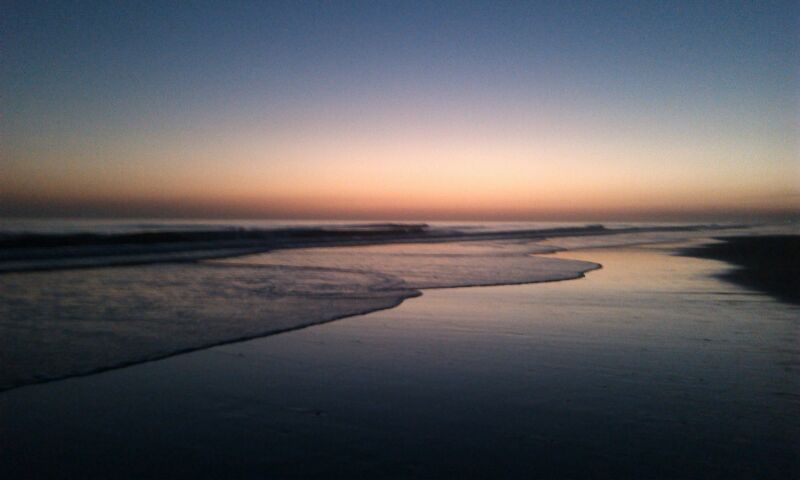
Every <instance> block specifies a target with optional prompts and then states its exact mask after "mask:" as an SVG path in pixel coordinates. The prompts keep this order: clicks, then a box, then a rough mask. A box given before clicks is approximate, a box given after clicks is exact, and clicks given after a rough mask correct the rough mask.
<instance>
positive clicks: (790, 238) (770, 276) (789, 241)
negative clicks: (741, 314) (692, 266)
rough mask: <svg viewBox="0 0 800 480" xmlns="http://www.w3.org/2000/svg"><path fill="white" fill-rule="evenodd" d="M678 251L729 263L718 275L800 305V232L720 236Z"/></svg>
mask: <svg viewBox="0 0 800 480" xmlns="http://www.w3.org/2000/svg"><path fill="white" fill-rule="evenodd" d="M717 240H720V242H719V243H710V244H706V245H702V246H698V247H693V248H688V249H685V250H683V251H682V252H681V253H682V254H684V255H690V256H695V257H700V258H713V259H716V260H723V261H725V262H729V263H732V264H734V265H736V266H737V267H738V268H736V269H735V270H732V271H729V272H725V273H723V274H721V278H723V279H725V280H728V281H730V282H733V283H736V284H738V285H742V286H745V287H748V288H752V289H755V290H757V291H761V292H765V293H768V294H770V295H773V296H774V297H776V298H778V299H779V300H782V301H785V302H791V303H794V304H795V305H800V235H765V236H748V237H720V238H718V239H717Z"/></svg>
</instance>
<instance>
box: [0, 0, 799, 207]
mask: <svg viewBox="0 0 800 480" xmlns="http://www.w3.org/2000/svg"><path fill="white" fill-rule="evenodd" d="M798 4H800V2H796V1H788V2H770V1H752V2H747V1H736V2H716V1H710V0H709V1H702V2H699V1H687V2H674V1H665V0H664V1H646V0H640V1H630V2H615V1H602V2H600V1H598V2H572V1H558V2H552V1H543V2H521V1H520V2H502V1H490V2H470V1H466V0H461V1H455V2H448V1H438V2H411V1H392V2H387V1H380V0H376V1H369V2H345V1H335V2H301V1H291V2H269V1H263V2H239V1H235V0H228V1H220V2H188V1H187V2H155V1H154V2H113V1H102V2H91V1H84V2H55V1H50V2H38V1H30V0H28V1H23V2H13V1H11V2H9V1H5V2H2V5H0V102H1V103H0V104H1V105H2V111H1V113H2V115H1V116H0V135H1V136H0V140H1V141H0V216H7V217H8V216H36V217H41V216H44V217H47V216H54V217H71V216H84V217H85V216H89V217H91V216H102V217H196V218H212V217H213V218H300V219H302V218H307V219H311V218H320V219H322V218H330V219H333V218H340V219H431V220H434V219H438V220H442V219H474V220H580V219H642V220H644V219H655V220H660V219H667V218H675V219H682V218H687V219H688V218H701V217H702V218H719V219H725V218H734V217H736V218H740V217H753V218H757V217H774V216H782V215H792V214H797V213H798V212H800V154H798V141H797V138H798V137H799V135H798V126H800V113H799V112H800V83H798V72H799V70H798V67H799V66H800V62H798V60H799V58H798V51H799V49H798V46H799V44H800V41H799V40H798V31H800V30H799V29H798V21H799V20H800V8H799V7H798Z"/></svg>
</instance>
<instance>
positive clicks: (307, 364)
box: [0, 221, 800, 478]
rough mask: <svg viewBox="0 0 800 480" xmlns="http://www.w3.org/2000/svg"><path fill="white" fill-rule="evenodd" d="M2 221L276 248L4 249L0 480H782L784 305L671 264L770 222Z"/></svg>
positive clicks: (790, 358)
mask: <svg viewBox="0 0 800 480" xmlns="http://www.w3.org/2000/svg"><path fill="white" fill-rule="evenodd" d="M22 223H24V222H18V223H17V224H15V225H11V226H8V225H4V230H3V235H5V237H0V238H19V236H20V235H38V236H39V237H36V238H41V237H42V236H48V238H50V239H52V238H61V239H64V238H75V237H74V236H75V235H76V234H77V235H82V234H86V233H88V234H91V235H95V236H97V235H99V236H101V237H103V239H102V240H101V241H97V240H96V238H97V237H90V238H92V240H91V241H90V242H89V243H87V242H86V241H84V240H81V242H83V243H80V242H78V243H75V241H74V240H69V242H73V243H72V244H71V245H61V246H57V247H56V248H61V249H62V252H73V253H74V252H76V251H77V252H78V255H84V256H87V257H92V258H96V257H98V256H99V257H114V256H115V255H120V254H119V252H118V251H109V250H107V248H108V245H110V244H114V243H113V242H109V241H108V238H125V237H124V236H125V235H140V234H142V233H150V232H155V233H157V234H163V233H164V232H177V231H182V232H185V231H191V232H203V235H206V234H207V233H208V232H209V231H220V230H221V231H240V230H242V229H244V230H248V231H253V230H255V231H259V232H260V231H267V230H268V231H271V232H276V231H277V232H286V231H287V229H288V230H289V231H290V232H292V233H291V234H286V233H281V235H283V236H284V237H282V238H283V240H285V239H286V237H285V235H289V236H290V237H291V241H290V242H286V241H284V243H281V244H280V245H277V246H276V244H275V243H274V242H275V237H274V233H270V234H269V235H268V236H267V237H260V238H259V239H258V241H260V242H266V243H269V242H273V243H269V244H268V245H266V246H261V247H258V249H259V251H249V250H248V251H247V252H245V253H246V254H244V255H237V256H230V257H229V256H225V255H223V256H221V257H222V258H220V257H218V256H216V255H206V256H204V257H203V258H202V259H198V258H194V257H192V256H189V257H185V258H178V259H176V258H175V257H172V256H170V257H147V258H148V260H147V261H146V262H142V263H141V264H126V265H116V266H105V267H103V268H99V267H98V268H80V269H74V268H65V267H64V266H63V265H62V264H59V263H58V262H56V263H55V264H52V262H53V260H54V259H55V260H58V261H61V259H60V258H54V257H52V256H51V257H42V256H38V257H37V256H36V255H33V254H31V253H30V252H27V253H25V254H24V255H23V254H20V253H19V252H16V253H14V254H13V255H9V256H8V257H6V261H7V262H11V261H14V262H17V263H16V264H15V265H22V264H25V262H29V263H27V264H26V265H35V266H36V268H34V269H29V270H25V269H24V268H22V269H17V270H15V271H11V270H9V271H7V272H6V273H3V274H0V314H1V315H0V319H1V320H0V331H1V332H2V338H3V349H2V350H3V353H2V355H3V362H2V365H3V369H2V372H0V388H3V389H4V390H6V391H5V392H3V393H0V408H2V410H1V412H2V425H3V426H2V429H3V438H4V440H3V442H4V443H3V448H2V453H0V472H5V473H7V474H8V475H9V477H8V478H16V477H21V476H24V475H23V474H24V473H25V472H34V473H37V474H40V475H44V476H64V477H70V476H81V477H84V478H86V477H94V478H108V477H128V478H147V477H153V476H154V474H155V472H161V473H162V474H163V473H164V472H168V476H170V477H195V478H197V477H219V476H232V477H237V478H255V477H261V478H263V477H277V478H285V477H295V478H308V477H326V478H330V477H331V476H334V477H335V476H343V477H350V478H352V477H364V476H366V477H370V476H381V477H397V478H408V477H416V478H430V477H439V478H443V477H447V478H453V477H479V478H490V477H491V478H496V477H497V476H501V477H505V478H521V477H525V478H530V477H534V478H536V477H537V476H538V477H539V478H579V477H580V478H585V477H593V478H598V477H602V478H620V477H627V478H631V477H645V478H709V477H711V478H723V477H724V478H754V477H758V478H791V477H792V476H796V474H798V473H800V466H799V465H798V461H797V458H798V456H797V455H796V454H797V451H798V446H799V445H800V421H799V417H798V415H797V412H798V411H800V408H798V407H800V383H799V382H798V378H800V377H798V375H797V373H798V371H797V369H798V365H800V349H798V343H797V339H798V332H800V330H798V324H797V318H798V313H800V307H798V306H797V305H792V304H789V303H783V302H779V301H777V300H775V299H773V298H771V297H769V296H768V295H765V294H763V293H760V292H758V291H753V290H749V289H747V288H743V287H741V286H737V285H735V284H731V283H729V282H726V281H724V280H723V279H722V278H721V275H723V274H724V273H725V272H727V271H730V270H731V269H732V268H733V267H732V266H730V265H728V264H726V263H723V262H720V261H716V260H708V259H699V258H691V257H686V256H678V255H677V253H678V252H679V249H680V248H683V247H685V246H687V245H697V244H704V243H707V242H709V241H714V240H711V238H712V237H719V236H726V235H754V234H765V233H776V232H777V233H796V232H797V230H796V228H795V226H793V225H788V226H787V225H777V226H770V225H761V226H743V225H689V224H680V225H665V224H642V223H640V224H615V223H607V224H603V225H602V227H601V226H599V225H597V224H581V223H578V224H576V223H569V224H513V225H508V224H485V223H483V224H463V223H459V224H455V223H447V224H436V223H433V224H430V225H427V226H426V227H424V231H422V232H421V231H419V230H416V229H412V230H408V229H407V228H405V227H402V226H401V227H398V225H400V224H397V223H395V222H381V223H380V224H370V225H368V226H367V225H363V224H358V225H355V224H354V223H353V222H341V223H336V224H321V223H319V222H297V223H274V222H269V223H235V222H233V223H231V222H227V223H216V222H207V221H203V222H161V223H159V222H153V221H147V222H86V223H84V224H81V225H77V224H70V225H69V226H70V228H69V229H66V228H62V227H61V226H59V225H57V224H56V223H49V224H48V222H41V224H40V225H39V226H37V227H36V228H33V226H32V225H33V224H32V223H31V224H27V226H23V228H20V225H22ZM34 223H36V222H34ZM66 223H67V224H69V222H66ZM176 225H177V226H180V228H176ZM354 226H355V227H357V228H354ZM398 228H400V231H399V230H397V229H398ZM298 229H299V230H300V231H301V232H302V233H301V234H300V236H299V237H298V234H297V232H298ZM387 229H389V231H390V233H389V234H388V235H387V234H386V233H385V232H386V231H387ZM365 230H366V231H368V232H376V231H378V232H383V233H378V234H375V233H369V234H367V235H364V231H365ZM330 231H335V232H336V233H335V234H333V235H330V234H329V233H326V232H330ZM309 232H312V234H309ZM342 232H344V233H342ZM398 232H399V233H398ZM476 234H477V235H476ZM259 235H260V234H259ZM120 236H122V237H120ZM398 236H399V237H400V238H398ZM29 238H30V237H29ZM128 238H130V237H128ZM136 238H139V239H141V237H136ZM156 238H164V237H156ZM186 238H187V237H181V239H182V242H183V244H182V246H181V248H180V252H181V254H182V255H183V254H184V252H186V251H194V250H196V249H195V248H194V247H191V246H190V247H187V246H186V244H187V243H189V244H191V242H193V241H195V240H188V241H187V240H186ZM298 238H301V240H298ZM309 238H310V239H311V240H310V242H311V243H310V244H309V243H303V242H308V241H309V240H308V239H309ZM252 240H253V239H252V238H248V239H247V241H248V242H251V241H252ZM283 240H282V241H283ZM48 241H50V240H48ZM58 241H62V242H63V240H58ZM114 241H116V240H114ZM223 241H224V242H229V241H230V239H229V238H224V239H223ZM235 241H240V240H235ZM92 242H93V243H92ZM202 242H203V243H204V245H203V247H202V248H203V251H208V245H206V244H207V243H208V238H203V239H202ZM151 243H153V242H149V241H145V242H144V243H142V242H139V247H141V245H142V244H144V245H147V246H148V248H149V246H150V245H151ZM156 244H157V248H159V249H162V250H161V251H162V252H163V251H164V250H163V247H162V246H161V243H158V242H156ZM9 245H10V244H9ZM98 245H100V246H102V248H101V250H102V252H103V254H102V255H98V254H97V253H96V251H97V247H98ZM139 247H137V248H139ZM114 248H116V247H114ZM225 248H226V249H228V248H230V245H228V246H226V247H225ZM236 248H239V246H237V247H236ZM247 248H248V249H252V248H253V246H252V245H248V246H247ZM262 249H263V251H262ZM9 250H12V248H11V247H8V248H7V251H9ZM172 251H173V252H174V251H175V250H172ZM228 251H229V250H225V252H228ZM86 252H91V254H87V253H86ZM26 255H27V256H26ZM124 255H126V256H131V255H152V252H143V251H139V252H137V253H131V252H130V251H127V252H125V253H124ZM170 255H171V253H170ZM12 257H13V258H12ZM31 262H32V263H31ZM45 262H51V263H50V264H47V263H45ZM106 263H108V262H106ZM110 264H111V265H114V264H113V262H111V263H110ZM46 265H49V267H47V268H44V267H43V266H46ZM478 287H480V288H478ZM334 320H336V321H334ZM155 360H157V361H155ZM123 366H125V367H127V368H119V367H123ZM98 372H103V373H98ZM88 374H93V375H88ZM54 380H59V381H54ZM43 382H44V383H43ZM98 458H102V459H103V460H102V461H98V460H97V459H98ZM145 459H146V460H145Z"/></svg>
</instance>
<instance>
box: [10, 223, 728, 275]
mask: <svg viewBox="0 0 800 480" xmlns="http://www.w3.org/2000/svg"><path fill="white" fill-rule="evenodd" d="M196 227H197V228H174V226H165V227H164V229H161V230H152V231H151V230H146V231H142V230H137V231H123V232H77V233H76V232H71V233H70V232H67V233H31V232H5V233H0V273H6V272H20V271H36V270H58V269H70V268H93V267H103V266H120V265H138V264H149V263H162V262H185V261H196V260H205V259H212V258H223V257H231V256H239V255H246V254H251V253H255V252H265V251H271V250H279V249H294V248H308V247H320V246H352V245H371V244H391V243H419V242H422V243H426V242H427V243H435V242H453V241H481V240H542V239H546V238H559V237H581V236H606V235H620V234H631V233H644V232H651V233H653V232H689V231H700V230H714V229H722V228H736V227H739V226H730V225H728V226H721V225H672V226H670V225H666V226H623V227H619V228H608V227H606V226H605V225H602V224H593V225H582V226H567V227H556V228H529V229H505V230H502V229H500V230H496V229H485V228H482V229H476V228H471V227H469V228H467V227H466V226H465V227H431V226H430V225H428V224H424V223H413V224H406V223H373V224H335V225H316V226H290V227H285V226H284V227H274V228H245V227H236V226H216V227H214V228H203V227H207V226H196Z"/></svg>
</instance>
